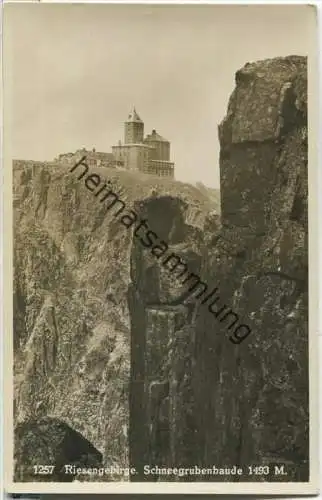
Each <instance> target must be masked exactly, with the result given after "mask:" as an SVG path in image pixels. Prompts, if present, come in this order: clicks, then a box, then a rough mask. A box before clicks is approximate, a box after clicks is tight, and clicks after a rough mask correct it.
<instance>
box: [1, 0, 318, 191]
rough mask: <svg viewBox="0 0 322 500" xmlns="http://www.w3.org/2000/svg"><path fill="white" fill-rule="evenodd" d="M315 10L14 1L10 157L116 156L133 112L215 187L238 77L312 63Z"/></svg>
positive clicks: (8, 26) (179, 174) (8, 12)
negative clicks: (297, 59)
mask: <svg viewBox="0 0 322 500" xmlns="http://www.w3.org/2000/svg"><path fill="white" fill-rule="evenodd" d="M310 9H311V8H310V7H306V6H294V5H292V6H291V5H290V6H278V5H276V6H254V5H253V6H216V5H213V6H210V5H208V6H206V5H203V6H202V5H201V6H199V5H194V6H193V5H190V6H189V5H179V6H178V5H177V6H175V5H168V6H166V5H163V6H153V5H132V6H128V5H117V6H116V5H106V4H105V5H104V4H103V5H98V4H97V5H91V4H87V5H86V4H82V5H81V4H70V5H66V4H65V5H64V4H56V5H53V4H19V5H18V4H9V5H8V4H7V5H5V36H6V43H5V76H6V80H5V81H6V85H7V86H8V88H9V86H10V93H11V98H10V102H8V101H7V103H6V104H7V115H8V116H9V115H10V120H9V119H8V122H6V124H5V126H6V125H7V127H8V129H7V131H10V133H9V136H10V141H11V143H10V150H11V154H12V156H13V157H14V158H21V159H34V160H46V159H48V160H50V159H52V158H54V157H55V156H57V155H58V154H59V153H62V152H68V151H74V150H76V149H78V148H80V147H83V146H84V147H86V148H92V147H96V149H97V150H100V151H110V148H111V146H112V145H113V144H115V143H117V141H118V139H122V140H123V121H124V120H125V119H126V117H127V115H128V112H129V110H130V109H131V107H132V106H133V105H135V106H136V109H137V111H138V113H139V115H140V116H141V118H142V120H143V121H144V123H145V133H150V132H151V130H152V129H153V128H155V129H156V130H157V132H159V133H160V134H161V135H163V136H164V137H166V138H167V139H168V140H169V141H171V156H172V159H173V160H174V161H175V163H176V178H177V179H179V180H184V181H188V182H196V181H201V182H203V183H205V184H206V185H208V186H212V187H218V186H219V170H218V156H219V143H218V137H217V125H218V124H219V123H220V121H221V120H222V118H223V117H224V115H225V112H226V109H227V102H228V98H229V95H230V94H231V92H232V90H233V88H234V74H235V72H236V71H237V70H238V69H239V68H240V67H242V66H243V65H244V64H245V63H247V62H251V61H254V60H258V59H263V58H269V57H275V56H282V55H290V54H298V55H307V54H308V50H309V48H308V47H309V36H308V29H309V22H308V19H309V17H310V16H309V10H310ZM311 29H312V25H311ZM9 121H10V123H9Z"/></svg>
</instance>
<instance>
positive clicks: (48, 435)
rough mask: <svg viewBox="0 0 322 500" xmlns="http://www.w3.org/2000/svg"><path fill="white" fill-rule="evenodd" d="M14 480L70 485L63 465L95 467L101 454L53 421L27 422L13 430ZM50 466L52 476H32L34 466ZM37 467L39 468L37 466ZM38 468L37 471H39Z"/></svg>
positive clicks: (81, 438)
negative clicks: (58, 482) (65, 483)
mask: <svg viewBox="0 0 322 500" xmlns="http://www.w3.org/2000/svg"><path fill="white" fill-rule="evenodd" d="M15 435H16V442H15V444H16V446H15V478H16V481H18V482H26V481H29V482H35V481H44V482H55V481H60V482H71V481H73V479H74V478H75V477H74V476H73V475H72V474H70V475H67V474H65V471H64V465H75V466H76V467H86V468H87V467H88V468H91V467H99V466H100V465H101V464H102V454H101V453H100V452H99V451H98V450H97V449H96V448H95V447H94V446H93V445H92V444H91V443H90V442H89V441H88V440H87V439H85V438H84V437H83V436H82V435H81V434H80V433H79V432H76V431H75V430H74V429H72V428H71V427H69V425H67V424H66V423H64V422H61V421H59V420H57V419H53V418H48V417H47V418H44V419H40V420H37V421H28V422H24V423H23V424H19V425H18V426H17V428H16V430H15ZM39 464H43V465H45V464H50V465H52V466H54V470H53V473H52V474H42V473H41V472H43V471H41V470H40V474H37V475H36V474H35V471H34V466H35V465H36V466H37V465H39ZM38 468H39V467H38ZM39 469H40V468H39Z"/></svg>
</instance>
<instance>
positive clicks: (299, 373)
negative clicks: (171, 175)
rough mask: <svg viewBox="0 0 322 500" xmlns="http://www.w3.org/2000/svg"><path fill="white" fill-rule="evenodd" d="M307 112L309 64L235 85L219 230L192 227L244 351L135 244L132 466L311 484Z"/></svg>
mask: <svg viewBox="0 0 322 500" xmlns="http://www.w3.org/2000/svg"><path fill="white" fill-rule="evenodd" d="M306 109H307V94H306V59H305V58H304V57H297V56H292V57H287V58H277V59H272V60H265V61H260V62H258V63H253V64H247V65H246V66H245V67H244V68H242V69H241V70H239V71H238V72H237V73H236V88H235V90H234V92H233V94H232V96H231V98H230V102H229V106H228V112H227V116H226V117H225V119H224V120H223V122H222V123H221V125H220V126H219V137H220V145H221V153H220V173H221V212H222V213H221V221H220V224H219V220H218V218H217V217H209V219H208V221H207V222H206V224H205V226H204V232H203V234H202V236H203V237H202V238H200V237H199V238H198V235H195V237H194V238H193V239H192V238H190V237H189V228H187V227H186V228H184V225H182V231H181V239H180V242H179V241H178V242H177V243H181V245H182V246H183V247H184V243H185V242H188V241H189V246H190V249H192V250H193V254H194V255H193V256H191V258H192V261H191V262H194V263H195V269H196V272H200V273H201V277H202V279H203V281H204V282H205V283H207V284H208V285H209V287H210V288H211V289H212V288H214V287H218V289H219V293H220V304H221V306H222V305H223V304H226V305H227V307H229V308H231V309H233V310H234V312H235V313H237V314H238V315H239V317H240V318H241V319H242V320H243V322H244V323H245V324H247V325H249V327H250V328H251V334H250V336H249V337H248V338H247V339H246V340H245V341H244V342H242V343H240V344H239V345H237V344H233V343H232V342H230V341H229V336H230V332H228V331H227V325H225V324H222V323H220V322H219V321H218V320H217V319H216V318H215V317H214V315H212V314H210V312H209V310H208V308H207V306H205V305H202V306H200V307H198V305H197V304H195V306H194V308H193V311H192V313H191V310H190V312H189V311H188V308H187V304H186V303H185V302H183V303H180V301H179V302H173V298H174V295H175V294H177V296H179V297H182V295H181V293H182V288H180V287H179V286H178V287H174V283H175V282H174V281H172V283H173V285H172V286H173V288H174V292H173V295H171V294H164V284H163V282H162V281H161V279H160V270H159V264H158V262H156V260H155V259H154V260H153V261H152V260H151V256H150V255H149V254H146V252H144V251H143V250H142V248H139V247H138V245H137V242H136V241H134V244H133V249H132V284H131V286H130V291H129V304H130V312H131V332H132V350H131V352H132V392H131V394H132V398H131V400H130V422H131V423H130V461H131V463H132V465H136V466H138V467H139V468H140V467H141V468H142V465H143V464H144V463H157V464H160V465H174V466H175V465H177V464H180V465H182V466H184V465H189V464H190V465H194V464H199V465H200V466H205V467H206V466H208V467H212V465H213V464H218V465H222V466H233V465H235V464H258V465H270V466H274V465H282V464H284V465H285V469H287V475H286V476H276V477H274V476H272V475H269V476H268V479H272V480H276V481H290V480H294V481H306V480H307V479H308V473H309V469H308V458H309V456H308V440H309V435H308V351H307V341H308V331H307V327H308V296H307V294H308V275H307V270H308V261H307V231H308V228H307V121H306V120H307V117H306ZM179 209H180V207H179V205H178V213H177V215H176V216H175V217H173V218H172V224H173V228H174V227H175V222H174V221H175V220H179V217H180V216H179ZM145 210H146V211H147V212H149V213H150V216H151V217H153V215H152V214H153V206H152V204H151V206H150V207H149V206H148V205H147V206H146V207H145ZM143 211H144V210H143ZM167 231H168V237H170V234H171V228H168V229H167ZM172 231H174V229H173V230H172ZM178 234H179V233H178ZM165 239H166V235H165ZM170 239H171V238H170ZM192 240H193V241H192ZM186 258H187V260H189V257H187V254H186ZM170 279H172V280H173V279H174V278H173V277H171V278H170ZM151 294H152V296H151ZM161 297H162V300H161ZM181 302H182V301H181ZM215 307H216V306H215ZM235 340H237V342H238V339H236V338H235ZM162 432H163V438H162V439H161V438H160V436H161V435H162ZM272 470H274V467H272ZM247 472H248V470H246V473H247ZM262 477H263V476H262ZM141 479H142V480H143V479H146V478H144V476H142V477H141ZM154 479H155V480H157V479H158V478H154ZM195 479H197V480H198V479H199V480H217V481H220V480H222V481H230V480H232V478H231V477H227V476H221V477H220V476H218V477H216V478H214V477H213V476H206V477H200V476H199V478H198V477H197V478H195ZM266 479H267V477H266ZM150 480H151V479H150ZM183 480H184V479H183ZM190 480H191V478H190ZM237 480H238V479H237ZM239 480H241V479H239ZM242 480H243V481H260V480H262V479H261V478H260V477H259V476H248V475H246V476H244V477H243V478H242Z"/></svg>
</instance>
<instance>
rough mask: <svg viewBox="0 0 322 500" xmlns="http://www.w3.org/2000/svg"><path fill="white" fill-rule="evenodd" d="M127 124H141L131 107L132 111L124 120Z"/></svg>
mask: <svg viewBox="0 0 322 500" xmlns="http://www.w3.org/2000/svg"><path fill="white" fill-rule="evenodd" d="M128 122H136V123H143V122H142V120H141V118H140V117H139V115H138V114H137V112H136V109H135V108H134V107H133V110H132V111H131V112H130V113H129V116H128V118H127V120H126V123H128Z"/></svg>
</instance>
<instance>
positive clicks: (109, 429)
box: [13, 161, 219, 481]
mask: <svg viewBox="0 0 322 500" xmlns="http://www.w3.org/2000/svg"><path fill="white" fill-rule="evenodd" d="M70 168H71V166H67V165H66V166H62V165H58V164H57V165H54V164H49V165H48V164H41V163H39V162H37V163H35V162H24V161H16V162H14V165H13V179H14V346H15V423H16V424H17V425H19V427H18V428H17V429H18V430H19V432H18V430H17V436H18V435H19V439H18V438H17V450H16V460H17V467H18V469H17V477H19V478H20V480H25V481H26V480H31V479H30V477H31V476H30V467H29V464H30V460H29V461H28V458H27V454H28V453H29V454H30V453H32V455H33V457H34V459H35V457H36V452H35V450H34V451H33V452H32V451H31V450H32V449H33V445H32V439H34V440H35V443H34V448H35V449H36V448H38V444H37V443H38V441H39V440H40V441H41V437H40V436H37V435H34V433H33V434H30V432H29V431H28V432H27V430H26V435H25V434H24V433H23V429H29V428H30V426H31V427H32V429H35V428H36V423H37V422H39V429H41V432H42V433H45V434H46V432H45V430H44V429H47V430H48V432H47V434H48V435H52V434H53V430H52V429H51V425H52V424H49V423H48V421H47V424H44V423H43V419H44V418H47V417H51V418H54V419H56V420H55V421H57V419H58V421H62V422H63V423H65V424H66V425H69V426H70V427H71V429H72V430H75V431H77V432H79V433H81V435H82V436H84V438H85V439H86V440H88V441H89V442H90V443H91V444H92V445H93V446H95V448H96V449H97V450H98V453H101V454H102V456H103V465H110V464H114V465H118V466H123V467H124V466H126V465H128V427H129V403H128V398H129V380H130V318H129V311H128V304H127V288H128V284H129V282H130V252H131V245H132V238H133V236H132V233H133V231H132V230H130V229H126V228H125V227H124V226H122V225H120V224H119V222H118V221H117V220H116V218H115V217H114V214H113V210H108V206H106V205H104V204H103V203H99V201H98V200H97V199H96V198H95V197H94V196H93V194H92V193H91V192H90V191H89V190H88V189H87V188H86V186H85V184H84V180H83V179H81V180H78V176H79V172H78V171H77V172H70ZM94 171H95V172H97V173H99V174H100V176H101V177H102V178H104V179H105V180H110V182H111V183H112V185H113V187H114V189H115V190H116V192H118V193H120V196H121V198H122V200H124V202H125V203H126V206H127V209H128V210H129V209H131V208H132V207H134V205H135V203H139V202H144V200H145V199H149V200H150V199H159V198H160V199H166V200H170V202H171V200H172V199H173V200H174V201H173V203H174V205H175V204H176V200H179V201H180V209H178V210H179V213H180V217H181V219H180V223H181V222H182V221H186V223H187V224H189V225H191V227H194V228H195V229H196V231H200V230H201V229H202V228H203V225H204V220H205V217H206V215H207V214H208V213H209V211H211V210H214V211H215V212H216V210H218V204H217V206H216V204H215V205H214V204H213V201H211V200H209V199H208V198H207V197H206V196H205V195H204V194H203V193H202V192H201V191H200V190H198V189H197V188H194V187H193V186H189V185H185V184H182V183H179V182H178V183H174V182H173V181H169V180H166V179H165V180H158V179H156V178H153V177H148V176H144V175H140V174H137V173H133V174H131V173H130V172H125V171H116V170H115V169H108V168H96V169H93V170H91V172H94ZM218 199H219V198H218ZM165 215H166V214H164V213H162V214H161V217H164V216H165ZM168 215H169V216H170V217H171V216H172V215H173V213H169V214H168ZM158 224H159V226H160V225H161V227H162V223H161V221H160V220H159V221H158ZM156 230H158V226H157V227H156ZM49 422H51V421H49ZM25 423H27V424H26V426H25ZM39 432H40V430H39ZM68 435H69V434H68ZM70 435H72V434H70ZM24 436H25V437H24ZM47 441H48V439H47ZM53 446H54V445H53ZM75 446H76V443H75ZM56 448H57V445H56V444H55V448H54V450H52V452H48V453H49V456H50V457H51V460H50V463H53V458H52V456H56V451H55V450H56ZM64 449H65V448H64ZM48 459H49V458H48ZM65 459H66V460H67V456H66V457H65ZM62 460H63V459H62V457H58V458H57V457H56V461H57V463H60V462H61V461H62ZM39 463H47V462H46V460H45V457H42V461H40V462H39ZM68 463H69V462H68ZM24 465H26V467H24ZM27 465H28V467H27ZM27 469H28V470H27ZM28 478H29V479H28ZM40 479H41V480H45V478H43V477H41V478H40ZM104 479H105V480H106V477H105V478H104ZM116 479H117V477H116ZM33 480H35V478H33ZM36 480H39V477H38V478H36ZM58 480H60V479H58Z"/></svg>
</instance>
